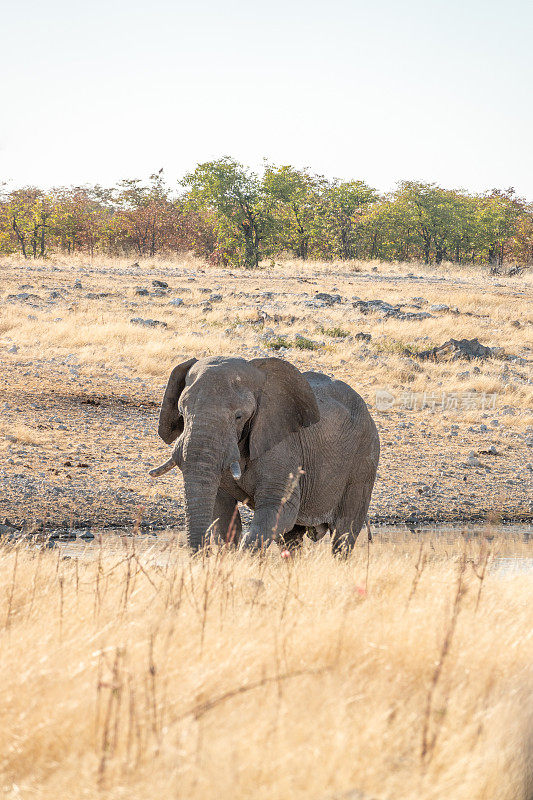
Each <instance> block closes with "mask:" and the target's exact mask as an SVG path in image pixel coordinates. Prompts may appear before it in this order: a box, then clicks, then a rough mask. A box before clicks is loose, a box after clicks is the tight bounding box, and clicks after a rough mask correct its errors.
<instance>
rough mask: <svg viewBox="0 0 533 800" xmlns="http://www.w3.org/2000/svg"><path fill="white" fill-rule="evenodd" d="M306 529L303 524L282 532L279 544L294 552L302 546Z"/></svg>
mask: <svg viewBox="0 0 533 800" xmlns="http://www.w3.org/2000/svg"><path fill="white" fill-rule="evenodd" d="M306 530H307V528H306V527H305V525H295V526H294V528H292V530H290V531H287V532H286V533H284V534H283V536H282V537H281V539H280V542H279V543H280V546H284V547H286V548H287V550H289V551H290V552H291V553H293V552H296V551H297V550H299V549H300V548H301V546H302V542H303V540H304V536H305V532H306Z"/></svg>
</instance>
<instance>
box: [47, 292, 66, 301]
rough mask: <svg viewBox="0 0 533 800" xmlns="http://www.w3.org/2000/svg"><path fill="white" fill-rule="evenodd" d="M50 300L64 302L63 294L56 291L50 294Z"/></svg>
mask: <svg viewBox="0 0 533 800" xmlns="http://www.w3.org/2000/svg"><path fill="white" fill-rule="evenodd" d="M48 299H49V300H62V299H63V295H62V294H61V292H58V291H57V290H54V291H53V292H50V294H49V296H48Z"/></svg>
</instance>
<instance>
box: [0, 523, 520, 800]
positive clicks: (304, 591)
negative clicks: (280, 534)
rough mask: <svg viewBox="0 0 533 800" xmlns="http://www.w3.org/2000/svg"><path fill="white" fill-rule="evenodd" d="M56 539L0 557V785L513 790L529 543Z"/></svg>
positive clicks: (328, 791) (162, 791)
mask: <svg viewBox="0 0 533 800" xmlns="http://www.w3.org/2000/svg"><path fill="white" fill-rule="evenodd" d="M137 547H139V545H137ZM67 552H68V551H67V550H62V549H61V550H57V551H48V550H37V549H27V548H25V547H22V546H18V547H15V548H11V549H3V550H2V552H1V553H0V576H1V578H0V581H1V583H2V586H1V590H0V598H1V602H0V626H1V629H2V631H1V634H0V635H1V638H2V645H1V646H2V681H1V683H0V709H1V711H0V719H1V724H0V753H1V756H0V786H1V789H0V791H1V793H2V797H4V798H6V799H7V798H28V799H29V798H43V800H44V798H58V797H65V798H66V797H68V798H69V800H76V798H87V797H96V796H98V797H104V798H105V797H109V798H122V797H124V798H126V797H127V798H131V799H132V800H133V799H134V798H147V797H176V798H192V797H194V798H198V800H201V799H202V798H213V797H215V796H216V797H219V798H221V800H222V799H223V798H231V800H238V798H250V797H254V798H265V800H267V798H268V800H270V798H294V799H295V800H297V799H298V798H302V800H303V799H304V798H305V800H309V799H310V798H311V799H312V800H314V798H316V800H322V798H324V800H326V798H339V800H340V798H363V797H364V798H382V799H383V800H385V798H390V799H391V800H392V798H394V800H401V799H402V798H415V797H416V798H432V799H434V800H437V798H442V800H449V798H454V800H463V799H464V800H476V798H479V800H481V798H483V800H488V799H489V798H491V799H492V798H494V800H496V798H497V800H530V798H531V791H532V788H533V787H532V784H531V755H532V753H531V745H532V739H531V737H532V733H533V728H532V725H533V716H532V711H533V709H532V707H531V677H532V676H531V664H532V663H533V639H532V635H531V631H532V629H533V618H532V607H531V577H530V576H528V575H523V576H520V575H505V574H502V573H499V572H498V571H496V570H494V569H493V568H492V567H493V565H494V563H495V562H494V558H495V556H497V555H498V554H500V555H501V554H505V553H507V554H510V553H514V554H515V555H516V554H519V555H528V554H529V556H531V544H529V545H528V544H526V543H524V542H523V541H519V540H513V538H512V537H508V536H507V537H505V538H501V539H500V538H498V537H496V539H494V540H493V541H492V542H491V544H488V543H487V542H486V541H484V540H483V541H481V542H480V541H475V542H470V543H465V542H463V541H462V540H461V537H457V539H455V540H452V539H442V540H436V541H434V542H433V543H431V544H428V543H426V544H425V545H422V547H421V546H420V544H419V542H418V541H416V539H414V538H411V539H405V540H403V541H399V540H396V541H395V542H392V541H383V542H376V543H375V544H374V545H373V546H372V547H371V548H367V547H366V546H362V547H358V548H356V550H355V552H354V554H353V555H352V557H350V558H349V559H348V560H346V561H339V560H335V559H333V558H332V557H331V555H330V553H329V552H328V548H327V546H326V545H320V546H317V547H311V546H310V547H307V548H305V550H304V552H303V554H302V555H301V556H298V557H296V558H295V559H293V560H289V561H286V560H282V559H280V558H279V555H278V554H277V553H276V554H274V553H269V554H268V555H267V556H266V557H263V558H262V559H260V558H258V557H250V556H247V555H242V554H235V553H234V552H229V551H226V550H219V551H215V552H213V553H212V554H211V555H210V556H206V555H204V556H202V557H196V558H193V559H191V558H190V557H189V556H188V555H187V554H186V552H185V551H184V550H183V549H182V548H180V547H177V546H176V542H175V540H174V539H172V538H170V539H168V540H166V544H165V545H164V546H163V547H162V546H161V543H159V545H158V546H157V547H153V548H151V549H150V548H146V547H144V548H143V549H142V550H139V549H137V550H136V549H135V548H134V544H133V542H132V540H124V541H123V542H122V543H120V542H118V543H117V542H116V540H115V544H114V545H113V544H112V543H110V542H105V543H104V544H100V545H97V546H94V547H92V548H87V550H86V551H85V553H80V552H79V551H78V552H77V553H73V552H71V555H70V557H67V558H65V555H64V554H65V553H67ZM528 769H529V772H528ZM528 775H529V778H528ZM528 780H529V781H530V782H529V783H528ZM349 792H352V793H349Z"/></svg>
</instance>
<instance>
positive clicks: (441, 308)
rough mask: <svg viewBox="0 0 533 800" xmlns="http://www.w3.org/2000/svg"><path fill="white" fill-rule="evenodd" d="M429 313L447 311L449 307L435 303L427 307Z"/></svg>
mask: <svg viewBox="0 0 533 800" xmlns="http://www.w3.org/2000/svg"><path fill="white" fill-rule="evenodd" d="M429 310H430V311H449V310H450V306H447V305H445V304H444V303H435V305H433V306H430V307H429Z"/></svg>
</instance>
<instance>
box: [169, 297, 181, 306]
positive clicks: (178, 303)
mask: <svg viewBox="0 0 533 800" xmlns="http://www.w3.org/2000/svg"><path fill="white" fill-rule="evenodd" d="M183 303H184V301H183V300H182V299H181V297H174V298H173V300H169V303H168V304H169V305H170V306H182V305H183Z"/></svg>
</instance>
